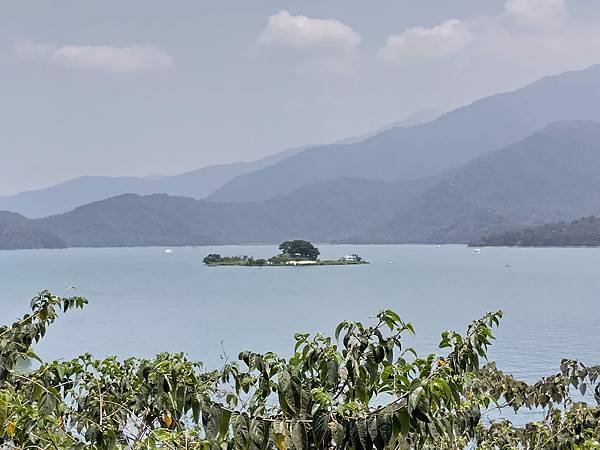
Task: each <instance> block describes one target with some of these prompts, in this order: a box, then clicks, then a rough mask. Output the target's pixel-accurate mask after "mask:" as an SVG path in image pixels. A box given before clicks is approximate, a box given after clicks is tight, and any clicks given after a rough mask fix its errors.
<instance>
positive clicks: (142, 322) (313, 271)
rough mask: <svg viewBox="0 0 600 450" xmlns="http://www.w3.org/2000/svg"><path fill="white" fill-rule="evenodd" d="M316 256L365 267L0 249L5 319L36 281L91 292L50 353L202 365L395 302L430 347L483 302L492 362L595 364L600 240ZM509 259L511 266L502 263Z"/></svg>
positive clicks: (250, 249)
mask: <svg viewBox="0 0 600 450" xmlns="http://www.w3.org/2000/svg"><path fill="white" fill-rule="evenodd" d="M320 248H321V253H322V256H323V257H325V258H329V257H331V258H337V257H340V256H343V255H345V254H347V253H351V252H357V253H359V254H360V255H362V256H363V257H364V258H366V259H367V260H369V261H371V264H370V265H364V266H350V267H339V266H338V267H302V268H291V267H289V268H288V267H272V268H264V269H258V268H245V267H216V268H209V267H205V266H204V265H203V264H202V258H203V257H204V256H205V255H206V254H208V253H213V252H216V253H221V254H224V255H236V254H246V255H253V256H255V257H267V256H270V255H273V254H274V253H275V252H276V247H275V246H246V247H244V246H229V247H198V248H176V249H174V251H173V253H172V254H165V253H163V249H162V248H128V249H69V250H35V251H13V252H6V251H5V252H0V305H1V307H2V308H1V313H0V318H1V320H0V322H2V323H7V322H10V321H12V320H13V319H14V318H16V317H17V315H20V314H22V313H24V312H26V311H27V308H28V300H29V299H30V298H31V297H32V296H33V294H35V293H36V292H38V291H40V290H41V289H45V288H48V289H51V290H52V291H54V292H55V293H57V294H65V293H66V290H65V287H66V286H76V287H77V291H76V292H77V294H79V295H83V296H85V297H87V298H88V299H89V300H90V304H89V306H88V307H87V308H86V309H85V310H84V311H76V312H72V313H69V314H68V315H67V316H65V317H64V318H61V319H60V320H59V321H58V322H57V323H56V324H55V326H53V327H52V329H51V330H50V331H49V333H48V335H47V337H46V338H45V339H44V340H43V342H42V343H41V344H40V345H39V346H38V348H37V350H38V353H40V354H41V355H42V356H44V357H46V358H70V357H73V356H76V355H78V354H81V353H83V352H86V351H87V352H91V353H92V354H94V355H96V356H99V357H102V356H106V355H112V354H116V355H118V356H120V357H126V356H133V355H140V356H148V357H150V356H153V355H154V354H156V353H157V352H160V351H163V350H168V351H184V352H186V353H188V354H189V355H190V356H191V357H192V358H194V359H199V360H202V361H204V362H205V363H206V364H207V366H209V367H217V366H219V365H221V364H222V360H221V357H220V355H221V354H222V353H223V349H224V350H225V352H226V353H227V354H228V355H229V357H230V358H233V357H235V355H237V353H238V352H239V351H241V350H246V349H252V350H255V351H261V352H262V351H267V350H274V351H277V352H281V353H283V354H288V353H289V350H290V348H291V345H290V343H291V342H292V339H291V337H292V335H293V333H294V332H297V331H308V332H315V331H325V332H329V333H331V332H332V331H333V329H334V327H335V325H336V324H337V323H338V322H339V321H340V320H342V319H353V320H369V317H371V316H373V315H374V314H375V313H376V312H377V311H379V310H381V309H382V308H392V309H394V310H395V311H397V312H398V313H400V315H401V316H402V317H403V318H404V319H405V320H410V321H412V322H413V323H414V325H415V327H416V329H417V337H416V338H414V339H413V340H412V344H413V345H414V346H416V347H417V348H418V349H419V350H421V351H435V350H436V348H437V342H438V337H439V333H440V332H441V331H442V330H444V329H448V328H452V329H457V330H461V331H462V330H463V329H464V328H465V326H466V324H467V323H468V322H469V321H470V320H472V319H474V318H476V317H479V316H480V315H481V314H483V313H484V312H486V311H490V310H497V309H502V310H504V311H505V313H506V315H505V319H504V320H503V323H502V326H501V328H500V330H499V331H498V333H497V338H498V340H497V343H496V344H495V345H494V346H493V348H492V349H491V352H490V357H491V358H492V359H494V360H496V361H498V364H499V366H500V367H501V368H503V369H506V370H509V371H511V372H513V373H515V374H516V375H517V376H519V377H521V378H524V379H527V380H533V379H536V378H538V377H541V376H543V375H546V374H550V373H553V372H554V371H556V370H557V369H558V365H559V362H560V359H561V358H563V357H574V358H579V359H581V360H582V361H584V362H587V363H589V364H598V363H600V345H598V343H599V342H600V326H599V324H600V302H599V294H600V250H599V249H506V248H490V249H487V248H486V249H483V250H482V251H481V253H474V252H473V251H472V249H469V248H466V247H463V246H443V247H441V248H438V247H436V246H351V247H350V246H329V245H322V246H320ZM505 265H509V266H510V267H505Z"/></svg>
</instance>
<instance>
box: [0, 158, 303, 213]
mask: <svg viewBox="0 0 600 450" xmlns="http://www.w3.org/2000/svg"><path fill="white" fill-rule="evenodd" d="M305 148H307V147H298V148H292V149H288V150H284V151H282V152H279V153H276V154H274V155H271V156H268V157H266V158H262V159H260V160H257V161H252V162H237V163H231V164H220V165H214V166H208V167H204V168H201V169H197V170H193V171H190V172H185V173H182V174H179V175H174V176H163V177H144V178H140V177H102V176H85V177H79V178H75V179H72V180H69V181H65V182H64V183H60V184H58V185H55V186H51V187H49V188H45V189H38V190H35V191H28V192H22V193H20V194H16V195H13V196H8V197H0V210H2V209H5V210H10V211H14V212H17V213H19V214H23V215H25V216H27V217H32V218H36V217H45V216H49V215H52V214H60V213H62V212H66V211H69V210H71V209H73V208H76V207H78V206H81V205H85V204H87V203H90V202H94V201H97V200H103V199H106V198H109V197H114V196H117V195H120V194H125V193H135V194H141V195H146V194H153V193H166V194H171V195H179V196H186V197H193V198H204V197H206V196H207V195H208V194H210V193H211V192H212V191H214V190H215V189H217V188H219V187H220V186H222V185H223V184H225V183H226V182H227V181H229V180H231V179H233V178H235V177H237V176H239V175H241V174H244V173H248V172H252V171H254V170H259V169H262V168H264V167H267V166H269V165H271V164H276V163H277V162H279V161H281V160H283V159H285V158H288V157H289V156H292V155H294V154H296V153H298V152H300V151H302V150H304V149H305Z"/></svg>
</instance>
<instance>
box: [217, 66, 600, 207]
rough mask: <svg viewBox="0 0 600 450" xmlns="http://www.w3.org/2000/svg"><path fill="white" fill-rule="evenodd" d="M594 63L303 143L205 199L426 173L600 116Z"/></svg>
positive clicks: (250, 197)
mask: <svg viewBox="0 0 600 450" xmlns="http://www.w3.org/2000/svg"><path fill="white" fill-rule="evenodd" d="M598 104H600V66H594V67H591V68H589V69H586V70H583V71H579V72H567V73H564V74H562V75H558V76H553V77H548V78H544V79H542V80H539V81H537V82H535V83H533V84H531V85H529V86H527V87H525V88H522V89H519V90H516V91H513V92H509V93H504V94H498V95H494V96H491V97H487V98H484V99H481V100H478V101H476V102H474V103H473V104H471V105H468V106H465V107H463V108H459V109H457V110H454V111H452V112H450V113H447V114H445V115H444V116H442V117H440V118H438V119H437V120H434V121H433V122H430V123H426V124H423V125H418V126H414V127H409V128H393V129H391V130H388V131H385V132H383V133H379V134H377V135H375V136H373V137H370V138H368V139H366V140H365V141H363V142H358V143H353V144H348V145H341V144H336V145H327V146H318V147H312V148H309V149H307V150H305V151H303V152H301V153H298V154H296V155H294V156H292V157H290V158H287V159H285V160H283V161H281V162H279V163H277V164H274V165H272V166H270V167H267V168H264V169H261V170H258V171H255V172H251V173H247V174H245V175H241V176H239V177H236V178H235V179H233V180H231V181H230V182H228V183H227V184H225V185H224V186H223V187H221V188H220V189H218V190H217V191H215V192H214V193H213V194H211V195H210V196H209V197H208V199H209V200H213V201H256V200H263V199H266V198H269V197H272V196H273V195H274V193H275V192H277V193H285V192H286V191H287V192H292V191H294V190H296V189H299V188H300V187H302V186H306V185H309V184H312V183H315V182H319V181H327V180H331V179H333V178H337V177H339V176H347V177H356V178H364V179H372V180H381V181H400V180H406V179H413V178H421V177H428V176H432V175H435V174H439V173H442V172H443V171H445V170H448V169H451V168H453V167H457V166H459V165H461V164H464V163H466V162H467V161H469V160H471V159H473V158H475V157H477V156H480V155H483V154H485V153H488V152H490V151H493V150H496V149H499V148H502V147H504V146H506V145H509V144H511V143H513V142H517V141H518V140H520V139H523V138H525V137H526V136H528V135H529V134H531V133H533V132H535V131H536V130H539V129H541V128H543V127H545V126H547V125H549V124H551V123H553V122H557V121H560V120H600V108H598V107H597V105H598Z"/></svg>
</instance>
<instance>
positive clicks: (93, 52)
mask: <svg viewBox="0 0 600 450" xmlns="http://www.w3.org/2000/svg"><path fill="white" fill-rule="evenodd" d="M16 51H17V53H18V54H19V55H20V56H22V57H26V58H31V59H40V60H47V61H49V62H51V63H52V64H56V65H59V66H65V67H75V68H86V69H99V70H104V71H109V72H141V71H150V70H165V69H169V68H170V67H172V66H173V59H172V58H171V56H169V55H168V54H167V53H165V52H164V51H163V50H162V49H160V48H159V47H157V46H155V45H130V46H126V47H115V46H109V45H63V46H58V45H51V44H38V43H34V42H20V43H18V44H17V45H16Z"/></svg>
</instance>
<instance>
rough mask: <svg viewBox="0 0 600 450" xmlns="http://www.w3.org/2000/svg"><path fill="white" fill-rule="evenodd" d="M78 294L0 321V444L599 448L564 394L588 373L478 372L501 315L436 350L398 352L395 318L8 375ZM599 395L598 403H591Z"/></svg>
mask: <svg viewBox="0 0 600 450" xmlns="http://www.w3.org/2000/svg"><path fill="white" fill-rule="evenodd" d="M85 304H86V301H85V299H83V298H80V297H72V298H60V297H56V296H54V295H52V294H51V293H49V292H47V291H44V292H42V293H41V294H40V295H38V296H37V297H35V298H34V299H33V301H32V303H31V309H32V312H31V313H30V314H28V315H25V316H23V317H22V318H21V319H19V320H17V321H16V322H15V323H13V324H12V325H9V326H4V327H0V448H2V449H4V448H7V449H8V448H11V449H12V448H19V449H20V448H44V449H47V448H54V449H63V448H73V449H78V448H95V449H111V448H131V449H134V448H135V449H137V448H139V449H142V448H169V449H180V448H189V449H192V448H195V449H207V450H209V449H210V450H212V449H214V450H217V449H294V450H303V449H334V448H336V449H338V448H339V449H355V450H366V449H378V450H381V449H410V448H415V449H417V448H418V449H424V448H431V449H463V448H465V446H467V445H475V446H476V447H477V448H481V449H510V448H540V449H541V448H544V449H546V448H556V449H561V448H562V449H571V448H598V445H599V444H598V441H597V440H598V437H599V436H600V428H599V426H600V425H599V424H600V422H599V419H600V410H599V408H598V407H592V406H588V405H587V404H585V403H580V402H575V401H574V400H573V398H572V396H571V392H570V389H571V388H575V389H578V390H579V391H580V392H581V394H586V392H590V391H592V390H593V387H594V386H595V384H596V381H597V377H598V375H599V374H600V367H586V366H584V365H583V364H581V363H578V362H576V361H570V360H564V361H562V363H561V366H560V372H559V373H557V374H555V375H552V376H550V377H547V378H544V379H542V380H541V381H539V382H538V383H535V384H533V385H530V384H527V383H524V382H521V381H517V380H515V379H514V378H513V377H512V376H511V375H509V374H505V373H503V372H501V371H500V370H498V369H497V368H496V367H495V365H494V364H487V365H485V366H483V367H480V361H481V360H482V359H483V358H485V356H486V351H487V348H488V346H489V345H490V343H491V341H492V340H493V335H492V328H493V327H495V326H497V325H498V323H499V320H500V318H501V317H502V313H501V312H497V313H489V314H486V315H485V316H484V317H483V318H481V319H479V320H476V321H474V322H473V323H472V324H471V325H469V327H468V328H467V330H466V333H465V334H464V335H461V334H458V333H455V332H444V333H442V337H441V342H440V349H441V350H440V352H441V353H442V354H441V355H436V354H429V355H424V356H419V355H417V354H416V352H415V351H414V350H413V349H411V348H409V347H405V346H404V345H403V337H404V336H405V335H406V334H412V333H414V330H413V326H412V325H411V324H410V323H407V322H404V321H403V320H401V318H400V317H399V316H398V315H397V314H396V313H394V312H393V311H389V310H388V311H383V312H381V313H379V314H378V315H377V317H376V320H375V321H374V322H373V323H372V324H370V325H365V324H362V323H359V322H348V321H345V322H342V323H340V325H339V326H338V327H337V329H336V330H335V333H334V337H329V336H325V335H322V334H317V335H315V336H311V335H308V334H296V335H295V341H296V344H295V346H294V349H293V356H292V357H291V358H289V359H285V358H283V357H281V356H278V355H276V354H274V353H266V354H258V353H254V352H243V353H241V354H240V355H239V361H238V362H235V363H229V364H227V365H226V366H225V367H224V368H222V369H221V370H212V371H210V370H209V371H207V370H203V369H202V366H201V364H199V363H196V362H192V361H189V360H188V359H187V358H186V357H185V356H184V355H183V354H166V353H165V354H160V355H158V356H157V357H156V358H155V359H150V360H148V359H140V358H130V359H127V360H125V361H119V360H117V359H116V358H114V357H113V358H107V359H104V360H96V359H94V358H92V357H91V356H90V355H87V354H86V355H83V356H81V357H79V358H76V359H74V360H71V361H53V362H49V363H42V362H41V361H40V363H41V365H40V367H39V368H36V369H34V370H30V371H23V370H19V369H17V363H18V362H19V361H20V360H22V359H24V358H28V359H29V358H36V356H35V354H34V353H33V352H32V349H31V345H32V344H34V343H35V342H38V341H39V340H40V339H41V338H42V337H43V336H44V334H45V333H46V329H47V327H48V326H49V325H50V324H51V323H52V322H54V320H55V319H56V318H57V317H58V315H59V311H63V312H66V311H68V310H70V309H73V308H82V307H83V306H84V305H85ZM597 397H598V396H597ZM536 407H542V408H544V409H545V412H546V415H545V419H544V420H543V421H540V422H533V423H530V424H527V425H525V426H523V427H516V426H513V425H512V424H511V423H510V422H508V421H496V422H491V423H489V422H487V421H484V420H482V415H483V416H485V412H486V411H488V410H490V409H493V408H499V409H503V408H510V409H513V410H515V411H518V410H521V409H524V408H525V409H531V408H536Z"/></svg>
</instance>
